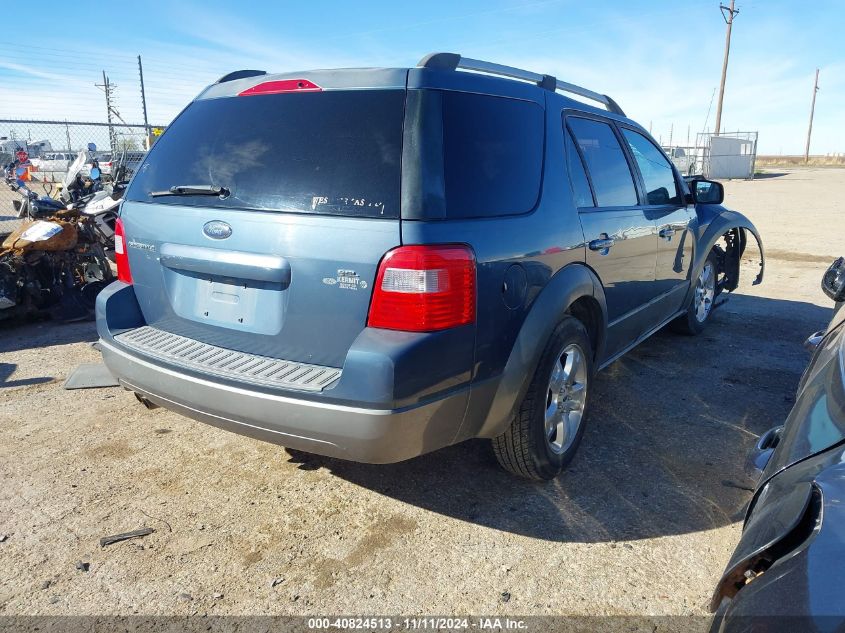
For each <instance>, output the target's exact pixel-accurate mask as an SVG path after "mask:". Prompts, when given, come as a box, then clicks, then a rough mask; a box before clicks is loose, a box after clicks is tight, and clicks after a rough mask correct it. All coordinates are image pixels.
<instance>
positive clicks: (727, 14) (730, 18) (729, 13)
mask: <svg viewBox="0 0 845 633" xmlns="http://www.w3.org/2000/svg"><path fill="white" fill-rule="evenodd" d="M719 10H720V11H721V12H722V17H723V18H724V19H725V24H727V25H728V29H727V32H726V33H725V59H724V60H723V61H722V81H721V83H720V84H719V102H718V103H717V104H716V130H715V132H716V136H719V130H721V125H722V100H723V99H724V98H725V78H726V77H727V75H728V55H729V54H730V52H731V27H732V26H733V23H734V17H736V14H737V13H739V10H738V9H734V0H731V6H729V7H726V6H725V5H723V4H720V5H719Z"/></svg>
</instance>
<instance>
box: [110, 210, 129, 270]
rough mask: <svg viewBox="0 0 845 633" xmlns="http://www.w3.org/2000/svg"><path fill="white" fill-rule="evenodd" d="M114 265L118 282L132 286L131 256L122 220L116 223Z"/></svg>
mask: <svg viewBox="0 0 845 633" xmlns="http://www.w3.org/2000/svg"><path fill="white" fill-rule="evenodd" d="M114 263H115V264H117V278H118V280H119V281H122V282H124V283H127V284H131V283H132V271H131V270H129V254H128V253H127V252H126V233H125V232H124V230H123V220H121V219H120V218H118V219H117V221H116V222H115V223H114Z"/></svg>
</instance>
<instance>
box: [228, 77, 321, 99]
mask: <svg viewBox="0 0 845 633" xmlns="http://www.w3.org/2000/svg"><path fill="white" fill-rule="evenodd" d="M321 90H322V88H320V86H318V85H317V84H315V83H313V82H311V81H308V80H307V79H282V80H280V81H265V82H264V83H260V84H258V85H257V86H253V87H252V88H247V89H246V90H243V91H241V92H239V93H238V96H239V97H249V96H250V95H275V94H279V93H280V92H320V91H321Z"/></svg>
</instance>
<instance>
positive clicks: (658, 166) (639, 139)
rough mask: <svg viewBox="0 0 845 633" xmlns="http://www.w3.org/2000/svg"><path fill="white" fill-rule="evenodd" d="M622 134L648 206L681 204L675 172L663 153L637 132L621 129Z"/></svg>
mask: <svg viewBox="0 0 845 633" xmlns="http://www.w3.org/2000/svg"><path fill="white" fill-rule="evenodd" d="M622 134H623V135H624V136H625V140H626V141H628V146H629V147H630V148H631V153H632V154H633V155H634V160H636V161H637V167H639V168H640V174H642V177H643V182H644V183H645V190H646V199H647V202H648V204H681V196H680V193H679V192H678V185H677V183H676V182H675V172H674V171H672V167H671V165H669V161H668V160H666V157H665V156H664V155H663V152H661V151H660V150H659V149H657V148H656V147H655V146H654V143H652V142H651V141H649V140H648V139H647V138H646V137H645V136H643V135H642V134H639V133H638V132H634V131H633V130H628V129H624V128H623V130H622ZM681 151H683V150H681Z"/></svg>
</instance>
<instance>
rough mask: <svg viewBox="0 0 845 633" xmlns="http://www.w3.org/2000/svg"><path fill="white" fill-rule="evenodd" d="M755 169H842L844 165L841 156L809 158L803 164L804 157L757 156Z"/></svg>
mask: <svg viewBox="0 0 845 633" xmlns="http://www.w3.org/2000/svg"><path fill="white" fill-rule="evenodd" d="M755 164H756V166H757V167H801V166H803V165H809V166H810V167H842V166H843V165H845V155H842V156H810V159H809V161H807V162H806V163H805V162H804V156H758V157H757V161H756V163H755Z"/></svg>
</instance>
